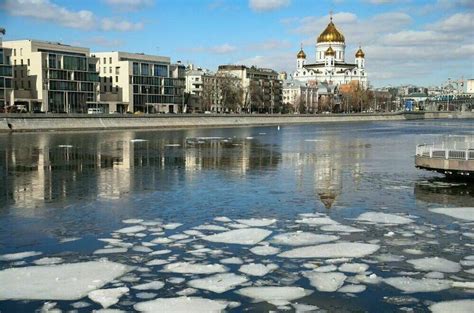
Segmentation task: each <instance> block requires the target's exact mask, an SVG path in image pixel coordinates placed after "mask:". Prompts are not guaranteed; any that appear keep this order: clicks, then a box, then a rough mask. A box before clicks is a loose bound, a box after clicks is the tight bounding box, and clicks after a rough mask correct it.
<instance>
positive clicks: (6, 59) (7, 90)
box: [0, 41, 13, 112]
mask: <svg viewBox="0 0 474 313" xmlns="http://www.w3.org/2000/svg"><path fill="white" fill-rule="evenodd" d="M11 54H12V50H11V49H8V48H5V47H2V42H1V41H0V112H5V110H6V108H7V107H9V106H10V105H11V104H12V102H13V100H12V79H13V67H12V65H11Z"/></svg>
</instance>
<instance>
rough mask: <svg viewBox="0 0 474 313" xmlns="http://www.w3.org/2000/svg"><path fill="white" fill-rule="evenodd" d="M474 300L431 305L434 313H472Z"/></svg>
mask: <svg viewBox="0 0 474 313" xmlns="http://www.w3.org/2000/svg"><path fill="white" fill-rule="evenodd" d="M473 307H474V300H473V299H465V300H453V301H443V302H438V303H435V304H432V305H430V307H429V308H430V310H431V312H433V313H472V310H473Z"/></svg>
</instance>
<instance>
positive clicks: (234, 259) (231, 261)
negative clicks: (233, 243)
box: [219, 257, 244, 264]
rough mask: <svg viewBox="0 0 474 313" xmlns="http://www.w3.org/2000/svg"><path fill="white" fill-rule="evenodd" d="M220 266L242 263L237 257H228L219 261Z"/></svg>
mask: <svg viewBox="0 0 474 313" xmlns="http://www.w3.org/2000/svg"><path fill="white" fill-rule="evenodd" d="M219 262H220V263H222V264H242V263H244V261H242V259H241V258H239V257H230V258H225V259H222V260H220V261H219Z"/></svg>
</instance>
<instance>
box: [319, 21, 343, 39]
mask: <svg viewBox="0 0 474 313" xmlns="http://www.w3.org/2000/svg"><path fill="white" fill-rule="evenodd" d="M317 42H318V43H320V42H345V39H344V35H343V34H341V33H340V32H339V31H338V30H337V28H336V26H335V25H334V23H333V22H332V17H331V21H330V22H329V24H328V26H327V27H326V29H325V30H324V31H323V32H322V33H321V35H319V37H318V40H317Z"/></svg>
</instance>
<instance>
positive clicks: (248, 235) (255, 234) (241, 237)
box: [203, 228, 272, 245]
mask: <svg viewBox="0 0 474 313" xmlns="http://www.w3.org/2000/svg"><path fill="white" fill-rule="evenodd" d="M271 233H272V232H271V231H269V230H266V229H261V228H243V229H234V230H229V231H226V232H223V233H219V234H214V235H210V236H205V237H203V239H204V240H207V241H211V242H221V243H231V244H239V245H255V244H257V243H259V242H260V241H262V240H263V239H265V238H267V237H268V236H269V235H270V234H271Z"/></svg>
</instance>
